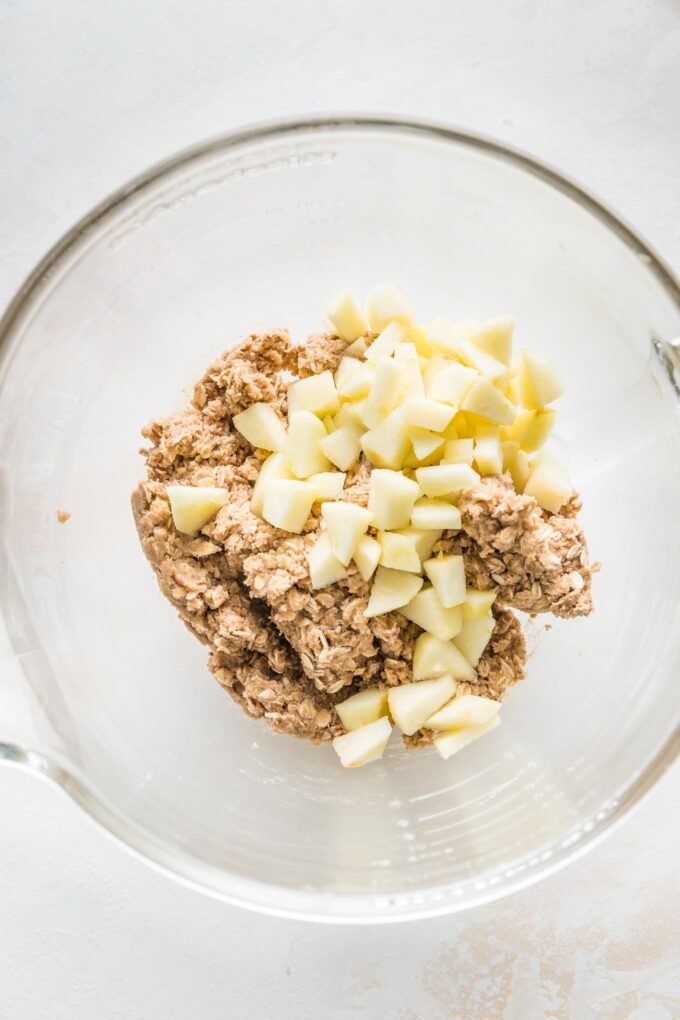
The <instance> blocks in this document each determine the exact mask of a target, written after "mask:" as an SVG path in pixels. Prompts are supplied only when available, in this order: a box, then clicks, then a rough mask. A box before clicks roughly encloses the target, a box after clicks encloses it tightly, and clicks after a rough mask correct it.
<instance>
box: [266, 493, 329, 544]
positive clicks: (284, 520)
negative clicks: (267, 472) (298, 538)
mask: <svg viewBox="0 0 680 1020" xmlns="http://www.w3.org/2000/svg"><path fill="white" fill-rule="evenodd" d="M315 499H316V489H315V488H314V486H313V485H311V484H310V483H309V482H298V481H289V480H288V479H280V480H276V481H273V482H269V483H268V484H267V487H266V489H265V490H264V501H263V506H262V516H263V517H264V519H265V521H269V523H270V524H273V525H274V527H275V528H281V529H282V530H283V531H290V532H292V534H294V535H299V534H300V532H301V531H302V529H303V528H304V526H305V524H306V523H307V520H308V518H309V514H310V511H311V509H312V503H313V502H314V500H315Z"/></svg>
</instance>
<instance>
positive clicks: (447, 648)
mask: <svg viewBox="0 0 680 1020" xmlns="http://www.w3.org/2000/svg"><path fill="white" fill-rule="evenodd" d="M444 673H450V674H451V676H452V677H453V678H454V680H464V681H465V682H466V683H471V682H472V681H474V679H475V677H476V675H477V674H476V673H475V671H474V669H473V667H472V666H471V665H470V663H469V662H468V661H467V659H466V658H465V656H464V655H462V653H461V652H460V651H459V650H458V648H456V646H455V644H454V643H453V641H440V640H439V638H436V637H435V636H434V635H433V634H421V635H420V637H419V638H416V643H415V645H414V648H413V678H414V680H428V679H430V677H435V676H442V675H443V674H444Z"/></svg>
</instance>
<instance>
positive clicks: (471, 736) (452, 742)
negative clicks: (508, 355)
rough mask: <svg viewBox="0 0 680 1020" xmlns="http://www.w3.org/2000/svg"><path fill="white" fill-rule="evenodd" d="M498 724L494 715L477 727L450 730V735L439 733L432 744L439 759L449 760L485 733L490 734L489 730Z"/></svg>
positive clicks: (498, 720) (499, 722)
mask: <svg viewBox="0 0 680 1020" xmlns="http://www.w3.org/2000/svg"><path fill="white" fill-rule="evenodd" d="M500 724H501V721H500V719H499V718H498V716H497V715H494V716H493V717H492V718H491V719H489V721H488V722H485V723H481V724H480V725H479V726H467V727H466V728H465V729H464V730H451V732H450V733H440V734H439V735H438V736H436V737H435V738H434V740H433V741H432V743H433V744H434V746H435V749H436V751H437V753H438V754H439V756H440V758H444V759H446V758H450V757H451V755H452V754H455V753H456V752H457V751H462V750H463V748H464V747H467V746H468V744H471V743H472V742H473V740H477V739H478V737H483V736H484V734H485V733H490V732H491V730H494V729H495V728H496V727H497V726H500Z"/></svg>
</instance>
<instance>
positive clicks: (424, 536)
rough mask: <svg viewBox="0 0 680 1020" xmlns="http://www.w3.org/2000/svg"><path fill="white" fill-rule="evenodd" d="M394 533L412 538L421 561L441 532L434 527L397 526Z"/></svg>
mask: <svg viewBox="0 0 680 1020" xmlns="http://www.w3.org/2000/svg"><path fill="white" fill-rule="evenodd" d="M445 505H448V504H445ZM442 530H443V529H442ZM395 535H406V536H407V538H409V539H411V540H412V542H413V544H414V546H415V550H416V552H417V553H418V557H419V559H420V561H421V563H422V561H423V560H426V559H427V558H428V556H430V555H431V554H432V550H433V548H434V547H435V545H436V544H437V542H438V541H439V539H440V538H441V537H442V532H441V530H438V529H436V528H428V529H422V528H413V527H408V528H399V530H398V531H395Z"/></svg>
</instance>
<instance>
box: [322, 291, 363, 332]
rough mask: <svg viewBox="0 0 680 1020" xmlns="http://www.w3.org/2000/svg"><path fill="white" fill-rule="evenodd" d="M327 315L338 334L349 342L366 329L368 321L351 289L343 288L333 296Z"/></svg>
mask: <svg viewBox="0 0 680 1020" xmlns="http://www.w3.org/2000/svg"><path fill="white" fill-rule="evenodd" d="M326 315H327V316H328V318H329V319H330V321H331V323H332V324H333V327H334V329H335V331H336V333H337V334H338V336H339V337H342V339H343V340H346V341H347V343H352V342H353V341H354V340H356V339H357V338H358V337H360V336H361V334H362V333H364V332H365V331H366V322H365V320H364V317H363V315H362V314H361V309H360V308H359V305H358V304H357V301H356V299H355V298H354V295H353V294H352V292H351V291H349V290H343V291H341V293H340V294H338V295H336V297H334V298H333V300H332V301H331V303H330V304H329V306H328V308H327V309H326Z"/></svg>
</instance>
